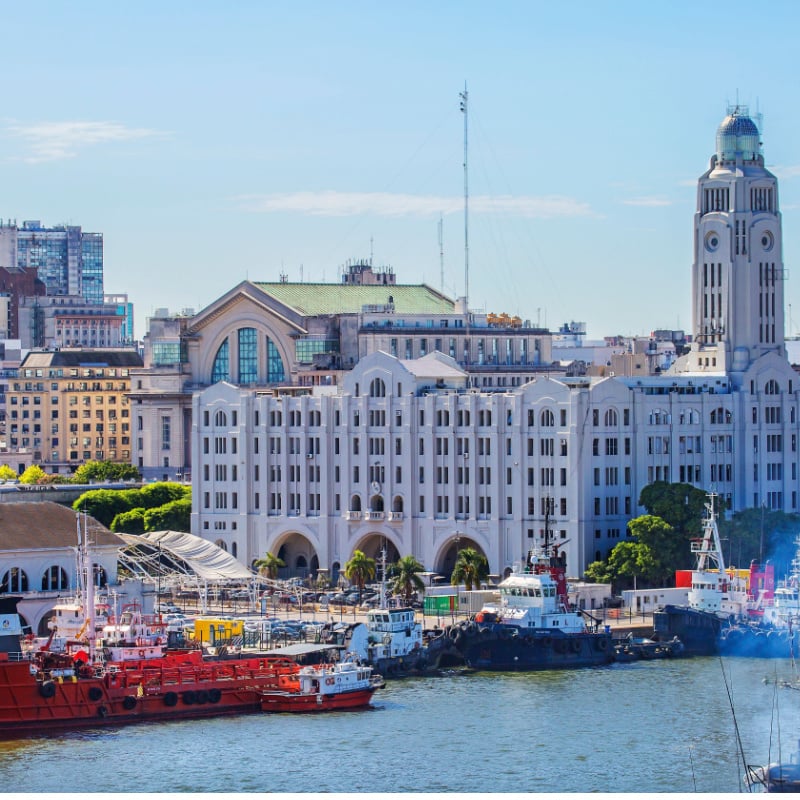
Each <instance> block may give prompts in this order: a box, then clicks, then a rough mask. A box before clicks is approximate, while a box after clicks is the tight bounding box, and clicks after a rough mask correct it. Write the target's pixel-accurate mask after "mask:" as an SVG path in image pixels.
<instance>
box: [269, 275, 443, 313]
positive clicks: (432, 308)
mask: <svg viewBox="0 0 800 800" xmlns="http://www.w3.org/2000/svg"><path fill="white" fill-rule="evenodd" d="M253 283H254V285H255V286H258V288H259V289H261V290H262V291H264V292H266V293H267V294H270V295H272V296H273V297H274V298H275V299H276V300H278V301H279V302H281V303H283V304H284V305H287V306H290V307H291V308H294V309H296V310H297V311H298V312H299V313H301V314H303V315H304V316H306V317H316V316H323V315H326V314H358V313H360V312H361V311H362V310H363V307H364V306H384V305H386V304H387V303H388V302H389V297H391V298H392V301H393V302H394V311H395V313H396V314H453V313H455V309H454V304H453V301H452V300H450V299H448V298H447V297H445V296H444V295H442V294H440V293H439V292H437V291H436V290H435V289H432V288H431V287H430V286H426V285H425V284H421V285H419V286H403V285H399V286H398V285H394V286H386V285H376V286H362V285H350V284H344V283H259V282H258V281H253Z"/></svg>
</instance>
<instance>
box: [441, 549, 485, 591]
mask: <svg viewBox="0 0 800 800" xmlns="http://www.w3.org/2000/svg"><path fill="white" fill-rule="evenodd" d="M487 577H489V562H488V561H487V559H486V556H485V555H483V553H479V552H478V551H477V550H475V549H474V548H472V547H465V548H464V549H463V550H460V551H459V553H458V558H456V564H455V567H453V575H452V576H451V578H450V583H451V584H452V585H453V586H458V585H459V584H460V583H463V584H464V588H465V589H466V590H467V591H468V592H470V591H472V587H473V586H474V587H475V588H476V589H480V588H481V582H482V581H485V580H486V578H487Z"/></svg>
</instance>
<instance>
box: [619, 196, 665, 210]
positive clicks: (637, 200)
mask: <svg viewBox="0 0 800 800" xmlns="http://www.w3.org/2000/svg"><path fill="white" fill-rule="evenodd" d="M622 204H623V205H626V206H644V207H646V208H656V207H659V206H671V205H672V200H667V199H666V198H665V197H653V196H651V197H631V198H630V199H629V200H623V201H622Z"/></svg>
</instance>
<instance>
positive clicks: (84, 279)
mask: <svg viewBox="0 0 800 800" xmlns="http://www.w3.org/2000/svg"><path fill="white" fill-rule="evenodd" d="M0 239H3V240H6V241H5V242H2V243H0V247H2V249H3V250H4V251H6V252H11V253H14V252H15V253H16V265H17V266H18V267H21V268H22V267H35V268H36V270H37V272H38V275H39V278H40V280H42V281H43V282H44V284H45V286H46V287H47V294H48V295H50V296H53V295H73V296H80V297H83V298H84V300H86V302H87V303H92V304H97V305H100V304H102V303H103V234H102V233H85V232H84V231H82V230H81V228H80V226H78V225H63V226H56V227H53V228H46V227H44V226H43V225H42V224H41V223H40V222H39V221H38V220H27V221H25V222H23V223H22V227H17V225H16V224H14V223H9V224H6V225H0Z"/></svg>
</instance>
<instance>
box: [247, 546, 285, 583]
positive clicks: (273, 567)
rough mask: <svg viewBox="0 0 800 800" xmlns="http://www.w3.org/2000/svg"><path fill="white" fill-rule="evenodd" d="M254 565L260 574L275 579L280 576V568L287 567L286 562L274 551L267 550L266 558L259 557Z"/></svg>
mask: <svg viewBox="0 0 800 800" xmlns="http://www.w3.org/2000/svg"><path fill="white" fill-rule="evenodd" d="M253 566H254V567H255V568H256V571H257V572H258V574H259V575H263V576H264V577H266V578H269V579H270V580H271V581H274V580H275V579H276V578H277V577H278V570H279V569H282V568H283V567H285V566H286V562H285V561H284V560H283V559H282V558H278V556H276V555H275V554H274V553H270V552H267V554H266V555H265V556H264V558H259V559H258V560H257V561H255V562H254V563H253Z"/></svg>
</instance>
